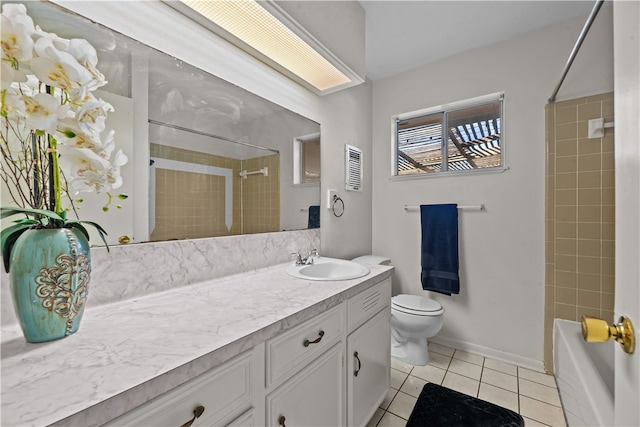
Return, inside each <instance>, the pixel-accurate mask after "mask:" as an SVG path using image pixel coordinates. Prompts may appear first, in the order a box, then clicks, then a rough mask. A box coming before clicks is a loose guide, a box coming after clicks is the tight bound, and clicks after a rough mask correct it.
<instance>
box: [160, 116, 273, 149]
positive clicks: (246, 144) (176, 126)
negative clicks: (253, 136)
mask: <svg viewBox="0 0 640 427" xmlns="http://www.w3.org/2000/svg"><path fill="white" fill-rule="evenodd" d="M148 122H149V123H151V124H153V125H158V126H164V127H168V128H171V129H177V130H182V131H185V132H190V133H195V134H197V135H202V136H208V137H210V138H216V139H221V140H223V141H227V142H234V143H236V144H240V145H244V146H247V147H251V148H258V149H260V150H266V151H271V152H273V153H276V154H280V150H276V149H273V148H267V147H261V146H259V145H254V144H250V143H248V142H243V141H236V140H235V139H231V138H226V137H224V136H220V135H214V134H212V133H206V132H200V131H199V130H194V129H189V128H185V127H182V126H178V125H170V124H169V123H164V122H159V121H157V120H153V119H149V120H148Z"/></svg>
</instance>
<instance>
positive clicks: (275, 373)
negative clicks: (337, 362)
mask: <svg viewBox="0 0 640 427" xmlns="http://www.w3.org/2000/svg"><path fill="white" fill-rule="evenodd" d="M344 324H345V308H344V305H343V304H340V305H339V306H337V307H334V308H332V309H331V310H328V311H326V312H324V313H322V314H319V315H318V316H316V317H314V318H312V319H310V320H307V321H306V322H304V323H303V324H301V325H298V326H296V327H294V328H293V329H291V330H289V331H287V332H284V333H282V334H280V335H278V336H277V337H275V338H272V339H270V340H269V341H267V345H266V356H267V361H266V368H267V375H266V377H267V378H266V380H267V381H266V383H267V384H266V385H267V387H269V386H270V385H271V384H273V383H274V382H277V381H280V380H282V379H285V378H287V377H289V376H291V375H293V374H294V373H296V372H297V371H298V370H300V369H301V368H302V367H304V366H305V365H306V364H308V363H309V362H310V361H311V360H312V359H313V358H315V357H317V356H318V355H319V354H321V353H322V352H324V351H325V350H326V349H328V348H329V347H331V345H333V344H335V343H336V342H337V341H339V340H340V339H341V338H342V336H343V334H344V326H343V325H344Z"/></svg>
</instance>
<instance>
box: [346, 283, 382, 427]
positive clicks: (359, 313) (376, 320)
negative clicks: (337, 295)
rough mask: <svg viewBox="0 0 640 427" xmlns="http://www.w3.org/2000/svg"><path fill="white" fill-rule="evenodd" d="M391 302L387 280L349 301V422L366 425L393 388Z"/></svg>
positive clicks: (352, 424)
mask: <svg viewBox="0 0 640 427" xmlns="http://www.w3.org/2000/svg"><path fill="white" fill-rule="evenodd" d="M390 301H391V280H390V279H387V280H385V281H383V282H382V283H380V284H378V285H376V286H374V287H373V288H371V289H368V290H367V291H364V292H362V293H361V294H359V295H356V296H355V297H353V298H351V299H350V300H349V301H348V313H349V316H348V318H349V332H350V333H349V336H348V338H347V408H348V409H347V414H348V419H347V425H349V426H364V425H366V424H367V422H368V421H369V419H371V417H372V416H373V414H374V412H375V411H376V409H377V408H378V407H379V406H380V403H382V401H383V400H384V398H385V396H386V395H387V392H388V391H389V387H390V375H391V366H390V364H391V352H390V340H391V336H390V316H391V309H390Z"/></svg>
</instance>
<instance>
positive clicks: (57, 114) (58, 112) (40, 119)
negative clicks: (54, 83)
mask: <svg viewBox="0 0 640 427" xmlns="http://www.w3.org/2000/svg"><path fill="white" fill-rule="evenodd" d="M22 100H23V101H24V105H25V109H24V111H25V113H26V115H27V127H29V128H31V129H37V130H43V131H46V132H49V133H54V132H55V131H56V127H57V125H58V121H59V120H61V119H63V118H65V117H66V115H67V112H68V111H69V107H68V106H67V105H60V102H58V100H57V99H56V98H54V97H53V96H51V95H49V94H48V93H38V94H36V95H34V96H33V97H31V96H23V97H22Z"/></svg>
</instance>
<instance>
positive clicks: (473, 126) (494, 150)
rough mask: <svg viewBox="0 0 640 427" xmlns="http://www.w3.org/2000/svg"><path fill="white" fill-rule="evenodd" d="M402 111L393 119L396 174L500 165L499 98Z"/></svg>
mask: <svg viewBox="0 0 640 427" xmlns="http://www.w3.org/2000/svg"><path fill="white" fill-rule="evenodd" d="M493 98H494V99H493V100H491V99H486V98H484V99H481V100H469V101H464V102H462V103H456V104H451V105H449V106H445V107H437V108H435V109H428V110H422V111H419V112H414V113H406V114H403V115H401V116H398V117H397V118H396V119H395V120H394V126H395V130H394V136H395V138H394V143H395V149H394V151H395V152H396V160H395V167H394V170H393V175H394V176H403V175H421V174H434V173H436V174H437V173H443V172H464V171H473V170H477V169H487V168H502V167H503V141H502V103H503V99H502V96H501V95H499V96H494V97H493Z"/></svg>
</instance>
